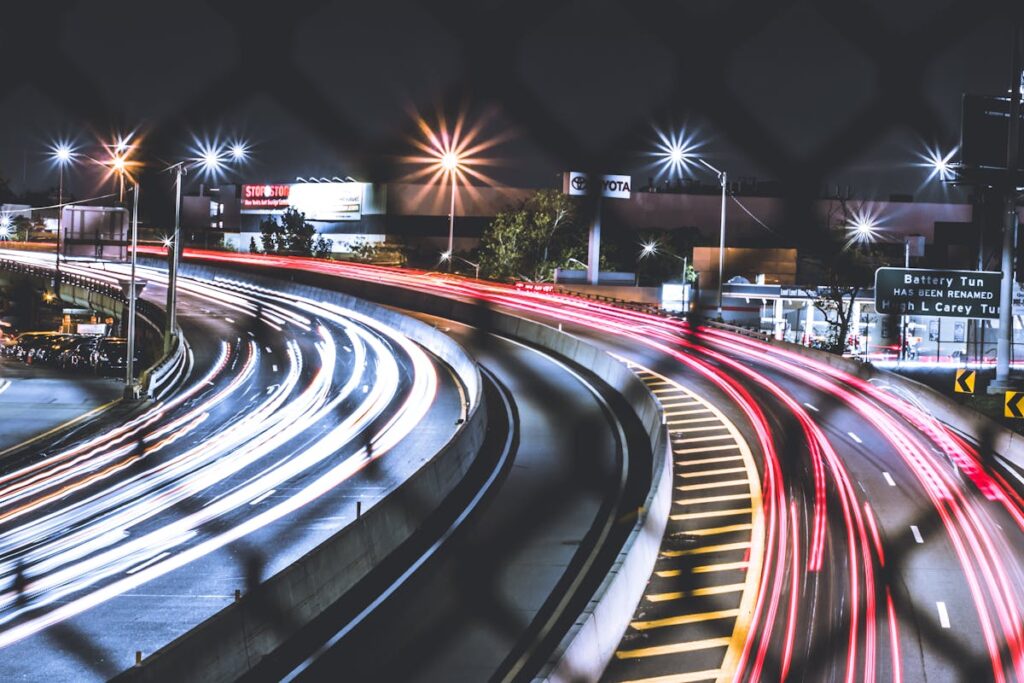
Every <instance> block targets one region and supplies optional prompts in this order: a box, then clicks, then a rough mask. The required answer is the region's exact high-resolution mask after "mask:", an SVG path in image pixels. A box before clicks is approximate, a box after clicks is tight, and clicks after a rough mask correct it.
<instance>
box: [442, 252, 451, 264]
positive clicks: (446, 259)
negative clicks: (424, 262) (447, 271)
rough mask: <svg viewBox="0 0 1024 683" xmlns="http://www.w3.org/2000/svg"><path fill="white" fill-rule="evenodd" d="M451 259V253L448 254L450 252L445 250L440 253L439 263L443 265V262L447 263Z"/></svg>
mask: <svg viewBox="0 0 1024 683" xmlns="http://www.w3.org/2000/svg"><path fill="white" fill-rule="evenodd" d="M451 257H452V252H450V251H447V250H445V251H442V252H441V262H442V263H443V262H444V261H448V260H450V259H451Z"/></svg>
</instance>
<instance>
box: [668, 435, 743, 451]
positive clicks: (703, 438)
mask: <svg viewBox="0 0 1024 683" xmlns="http://www.w3.org/2000/svg"><path fill="white" fill-rule="evenodd" d="M731 438H732V434H721V435H716V436H695V437H693V438H692V439H677V438H675V437H672V441H673V443H677V444H680V443H698V442H700V441H721V440H722V439H731ZM735 447H736V446H735V444H734V445H733V448H735Z"/></svg>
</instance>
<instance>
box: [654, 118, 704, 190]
mask: <svg viewBox="0 0 1024 683" xmlns="http://www.w3.org/2000/svg"><path fill="white" fill-rule="evenodd" d="M654 132H655V134H656V135H657V137H658V140H657V143H656V145H655V149H654V151H653V152H651V153H650V154H649V156H652V157H654V168H655V180H661V179H662V177H664V176H668V177H669V178H673V177H681V176H682V175H683V174H684V173H685V172H686V171H688V170H689V169H690V168H691V167H692V166H694V165H695V164H696V163H698V162H697V152H698V151H699V150H700V147H701V144H700V143H699V142H697V141H696V139H695V136H694V134H687V133H685V132H682V131H680V132H672V133H666V132H665V131H663V130H660V129H655V131H654Z"/></svg>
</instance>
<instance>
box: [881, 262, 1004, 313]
mask: <svg viewBox="0 0 1024 683" xmlns="http://www.w3.org/2000/svg"><path fill="white" fill-rule="evenodd" d="M1002 279H1003V274H1002V273H1000V272H993V271H982V270H928V269H924V268H879V269H878V270H877V271H875V309H876V310H877V311H878V312H879V313H882V314H890V315H893V314H895V315H904V314H909V315H933V316H938V317H944V318H998V317H999V286H1000V283H1001V282H1002Z"/></svg>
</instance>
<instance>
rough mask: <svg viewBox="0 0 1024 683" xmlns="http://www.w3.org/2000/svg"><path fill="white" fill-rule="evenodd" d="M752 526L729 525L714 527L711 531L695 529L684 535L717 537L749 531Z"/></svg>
mask: <svg viewBox="0 0 1024 683" xmlns="http://www.w3.org/2000/svg"><path fill="white" fill-rule="evenodd" d="M753 526H754V525H753V524H729V525H726V526H716V527H713V528H711V529H696V530H694V531H687V532H686V533H687V534H688V535H690V536H717V535H719V534H731V533H733V532H734V531H750V529H751V528H753Z"/></svg>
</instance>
